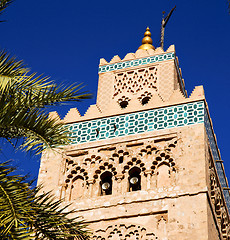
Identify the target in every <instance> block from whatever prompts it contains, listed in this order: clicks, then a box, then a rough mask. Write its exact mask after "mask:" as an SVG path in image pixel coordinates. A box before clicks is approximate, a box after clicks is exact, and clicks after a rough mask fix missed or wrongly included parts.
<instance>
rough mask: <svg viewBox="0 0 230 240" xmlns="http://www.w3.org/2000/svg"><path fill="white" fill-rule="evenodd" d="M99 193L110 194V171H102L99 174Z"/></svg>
mask: <svg viewBox="0 0 230 240" xmlns="http://www.w3.org/2000/svg"><path fill="white" fill-rule="evenodd" d="M100 188H101V195H111V194H112V173H111V172H108V171H106V172H104V173H103V174H101V181H100Z"/></svg>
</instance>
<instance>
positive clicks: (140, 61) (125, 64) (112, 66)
mask: <svg viewBox="0 0 230 240" xmlns="http://www.w3.org/2000/svg"><path fill="white" fill-rule="evenodd" d="M171 59H175V53H165V54H161V55H156V56H151V57H145V58H139V59H134V60H130V61H124V62H119V63H113V64H109V65H105V66H100V67H99V70H98V72H99V73H105V72H111V71H114V70H119V69H125V68H129V67H135V66H142V65H146V64H150V63H155V62H162V61H166V60H171Z"/></svg>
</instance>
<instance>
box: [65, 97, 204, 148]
mask: <svg viewBox="0 0 230 240" xmlns="http://www.w3.org/2000/svg"><path fill="white" fill-rule="evenodd" d="M203 122H204V102H203V101H201V102H194V103H188V104H182V105H177V106H172V107H165V108H158V109H152V110H148V111H142V112H137V113H130V114H124V115H118V116H114V117H107V118H100V119H95V120H90V121H84V122H79V123H73V124H70V125H69V130H70V132H71V135H70V137H72V138H73V140H72V143H73V144H75V143H84V142H92V141H97V140H103V139H108V138H115V137H121V136H128V135H133V134H138V133H144V132H151V131H155V130H160V129H167V128H173V127H181V126H187V125H191V124H196V123H203Z"/></svg>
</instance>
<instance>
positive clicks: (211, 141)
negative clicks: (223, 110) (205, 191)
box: [204, 108, 230, 212]
mask: <svg viewBox="0 0 230 240" xmlns="http://www.w3.org/2000/svg"><path fill="white" fill-rule="evenodd" d="M204 124H205V128H206V132H207V135H208V140H209V144H210V147H211V151H212V154H213V157H214V160H215V165H216V169H217V173H218V177H219V179H220V183H221V186H222V188H227V187H228V185H227V182H226V179H225V176H224V170H223V167H222V163H221V162H216V160H220V158H219V154H218V149H217V145H216V141H215V139H214V135H213V131H212V127H211V123H210V120H209V117H208V113H207V110H206V108H205V111H204ZM223 192H224V197H225V201H226V203H227V206H228V210H229V212H230V193H229V190H227V189H226V190H225V189H223Z"/></svg>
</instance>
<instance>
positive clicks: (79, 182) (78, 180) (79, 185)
mask: <svg viewBox="0 0 230 240" xmlns="http://www.w3.org/2000/svg"><path fill="white" fill-rule="evenodd" d="M83 193H84V178H83V177H82V176H76V177H75V178H74V179H73V186H72V194H71V199H72V200H74V199H77V198H80V197H82V196H83Z"/></svg>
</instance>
